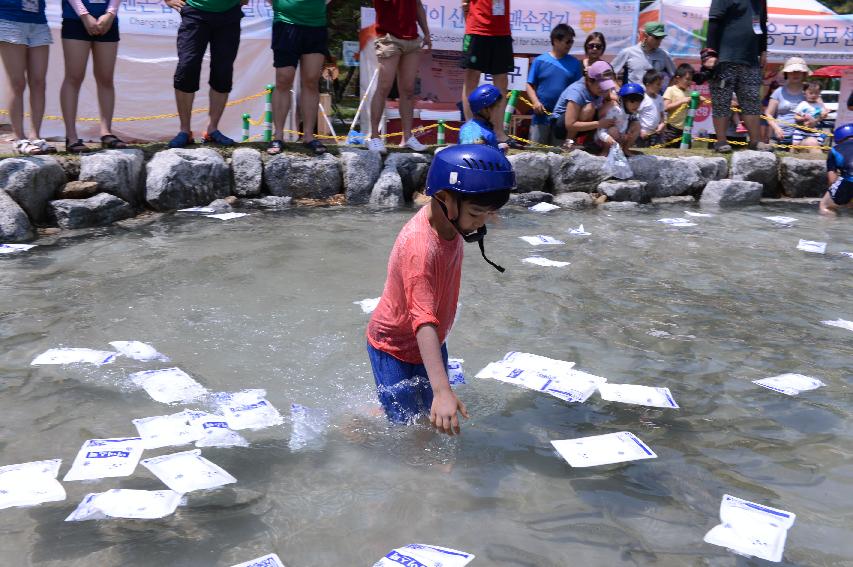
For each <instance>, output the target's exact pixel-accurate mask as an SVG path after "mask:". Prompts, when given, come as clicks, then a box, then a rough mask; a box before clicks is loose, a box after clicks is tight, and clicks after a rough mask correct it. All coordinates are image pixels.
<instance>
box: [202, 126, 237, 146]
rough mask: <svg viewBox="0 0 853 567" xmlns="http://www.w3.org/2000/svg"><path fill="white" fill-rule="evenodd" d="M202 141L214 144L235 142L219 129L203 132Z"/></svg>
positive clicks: (227, 144)
mask: <svg viewBox="0 0 853 567" xmlns="http://www.w3.org/2000/svg"><path fill="white" fill-rule="evenodd" d="M204 143H205V144H216V145H217V146H233V145H234V144H236V143H237V142H235V141H234V140H232V139H231V138H229V137H228V136H226V135H225V134H223V133H222V132H220V131H219V130H214V131H213V132H208V133H205V135H204Z"/></svg>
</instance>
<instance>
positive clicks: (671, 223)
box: [658, 217, 696, 227]
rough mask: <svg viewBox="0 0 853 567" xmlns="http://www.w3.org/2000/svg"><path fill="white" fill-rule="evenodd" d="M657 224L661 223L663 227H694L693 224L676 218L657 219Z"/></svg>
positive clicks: (694, 224)
mask: <svg viewBox="0 0 853 567" xmlns="http://www.w3.org/2000/svg"><path fill="white" fill-rule="evenodd" d="M658 222H661V223H663V224H665V225H669V226H679V227H682V226H696V223H695V222H690V221H689V220H687V219H685V218H681V217H676V218H667V219H658Z"/></svg>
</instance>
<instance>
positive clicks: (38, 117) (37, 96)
mask: <svg viewBox="0 0 853 567" xmlns="http://www.w3.org/2000/svg"><path fill="white" fill-rule="evenodd" d="M49 57H50V46H48V45H40V46H39V47H31V48H29V49H28V50H27V83H28V84H29V87H30V135H31V136H32V137H33V138H34V139H38V138H41V122H42V119H43V118H44V100H45V86H46V84H47V81H46V78H47V61H48V58H49Z"/></svg>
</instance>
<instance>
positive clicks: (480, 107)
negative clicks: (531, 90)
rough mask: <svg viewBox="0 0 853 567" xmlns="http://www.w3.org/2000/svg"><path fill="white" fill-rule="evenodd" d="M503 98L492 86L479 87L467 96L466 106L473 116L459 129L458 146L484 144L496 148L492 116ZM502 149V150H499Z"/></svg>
mask: <svg viewBox="0 0 853 567" xmlns="http://www.w3.org/2000/svg"><path fill="white" fill-rule="evenodd" d="M502 98H503V95H502V94H501V91H499V90H498V88H497V87H495V86H494V85H480V86H479V87H477V88H476V89H474V91H473V92H472V93H471V94H470V95H468V105H469V106H470V107H471V113H472V114H473V115H474V116H473V117H472V118H471V120H468V121H467V122H465V124H463V125H462V128H460V129H459V143H460V144H486V145H488V146H492V147H493V148H498V147H499V146H498V138H497V136H495V131H494V128H493V127H492V118H493V116H492V115H493V114H494V113H495V112H496V109H497V106H498V103H499V102H500V101H501V99H502ZM500 149H503V148H500Z"/></svg>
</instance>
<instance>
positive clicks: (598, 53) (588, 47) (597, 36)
mask: <svg viewBox="0 0 853 567" xmlns="http://www.w3.org/2000/svg"><path fill="white" fill-rule="evenodd" d="M606 49H607V41H606V40H605V39H604V34H603V33H601V32H597V31H594V32H592V33H591V34H589V35H588V36H586V41H584V42H583V52H584V53H585V54H586V57H584V58H583V61H581V63H582V64H583V72H584V75H586V70H587V69H589V66H590V65H592V64H593V63H595V62H596V61H600V60H601V58H602V57H604V50H606Z"/></svg>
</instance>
